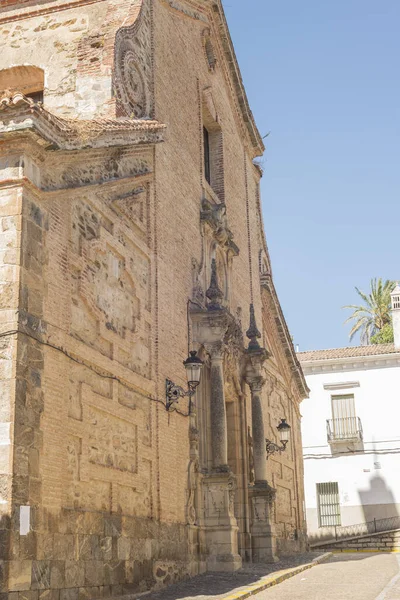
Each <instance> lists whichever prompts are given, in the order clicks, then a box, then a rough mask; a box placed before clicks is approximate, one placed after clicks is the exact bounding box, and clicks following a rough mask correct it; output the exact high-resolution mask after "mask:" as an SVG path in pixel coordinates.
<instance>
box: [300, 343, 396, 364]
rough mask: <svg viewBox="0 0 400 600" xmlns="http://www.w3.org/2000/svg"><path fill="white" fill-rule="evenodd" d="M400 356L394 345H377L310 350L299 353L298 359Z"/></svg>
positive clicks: (302, 361) (304, 360) (301, 360)
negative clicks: (397, 354)
mask: <svg viewBox="0 0 400 600" xmlns="http://www.w3.org/2000/svg"><path fill="white" fill-rule="evenodd" d="M396 353H399V354H400V349H396V348H395V347H394V344H376V345H373V346H353V347H347V348H331V349H329V350H309V351H308V352H298V353H297V357H298V359H299V361H300V362H301V363H305V362H310V361H314V360H329V359H335V358H352V357H358V356H379V355H381V354H396Z"/></svg>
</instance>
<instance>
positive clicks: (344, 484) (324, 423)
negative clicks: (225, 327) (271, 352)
mask: <svg viewBox="0 0 400 600" xmlns="http://www.w3.org/2000/svg"><path fill="white" fill-rule="evenodd" d="M392 314H393V324H394V330H395V343H394V344H385V345H375V346H359V347H353V348H336V349H332V350H317V351H312V352H300V353H298V358H299V360H300V362H301V365H302V368H303V371H304V374H305V376H306V381H307V384H308V387H309V388H310V397H309V399H308V400H304V401H303V403H302V414H303V422H302V435H303V453H304V470H305V497H306V509H307V526H308V534H309V539H310V541H311V543H312V542H313V541H314V542H315V541H317V540H319V539H321V540H322V539H325V538H328V537H331V536H332V533H333V531H334V528H335V526H336V527H339V526H347V525H355V524H358V523H363V522H366V521H368V522H369V521H373V520H374V519H377V520H379V519H384V518H388V517H397V516H399V515H400V286H399V285H397V287H396V289H395V290H394V292H393V293H392ZM378 526H379V523H378Z"/></svg>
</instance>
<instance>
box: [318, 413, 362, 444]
mask: <svg viewBox="0 0 400 600" xmlns="http://www.w3.org/2000/svg"><path fill="white" fill-rule="evenodd" d="M326 430H327V434H328V443H329V444H337V443H340V442H346V443H349V442H355V443H357V442H362V441H363V430H362V425H361V421H360V419H359V417H344V418H342V419H328V420H327V422H326Z"/></svg>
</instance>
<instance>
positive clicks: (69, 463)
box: [63, 366, 154, 517]
mask: <svg viewBox="0 0 400 600" xmlns="http://www.w3.org/2000/svg"><path fill="white" fill-rule="evenodd" d="M88 373H89V378H90V377H91V374H90V371H89V370H88V369H85V368H84V367H79V366H77V368H75V369H74V374H73V376H74V377H75V380H74V379H73V378H71V381H70V396H72V395H73V394H74V391H76V390H80V392H81V408H80V414H81V419H82V420H81V422H80V421H78V420H76V419H75V418H71V416H70V418H69V419H68V425H67V431H68V435H67V436H66V438H65V446H64V447H65V466H66V468H65V478H64V482H65V488H64V500H63V502H64V506H66V507H75V508H85V509H90V510H99V511H104V510H106V511H111V512H118V513H122V514H126V515H132V516H139V517H151V516H152V514H153V512H152V511H153V481H152V464H153V460H154V456H153V453H154V451H153V448H152V430H153V423H152V418H153V414H152V403H151V400H150V399H148V398H146V397H145V396H143V395H141V394H140V393H139V392H135V391H134V390H132V389H130V388H128V387H126V386H124V385H121V384H118V383H116V382H107V383H108V384H111V395H104V392H106V393H107V392H108V391H110V389H108V390H107V388H106V387H104V386H103V387H102V391H103V394H99V393H98V392H96V391H95V390H94V388H92V387H91V386H90V385H88V384H87V383H85V382H82V381H79V380H78V378H79V377H82V376H83V375H86V380H87V379H88ZM92 379H93V382H94V383H95V384H96V383H97V385H95V387H96V389H97V390H99V389H100V387H101V386H99V385H98V381H96V376H95V377H94V378H92Z"/></svg>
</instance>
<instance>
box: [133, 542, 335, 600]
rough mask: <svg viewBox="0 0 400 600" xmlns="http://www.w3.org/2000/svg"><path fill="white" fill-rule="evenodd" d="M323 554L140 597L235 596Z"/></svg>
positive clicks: (196, 580) (189, 598) (196, 579)
mask: <svg viewBox="0 0 400 600" xmlns="http://www.w3.org/2000/svg"><path fill="white" fill-rule="evenodd" d="M322 554H323V552H310V553H308V554H302V555H298V556H291V557H284V558H281V560H280V561H279V562H278V563H275V564H272V565H245V566H244V568H243V569H241V570H240V571H236V573H205V574H204V575H198V576H197V577H193V578H192V579H189V580H187V581H183V582H181V583H177V584H175V585H171V586H170V587H167V588H164V589H162V590H160V591H158V592H149V593H148V594H145V595H143V596H141V600H192V599H193V600H208V599H213V600H216V599H217V598H223V597H224V596H226V595H228V594H229V592H232V593H233V592H234V591H235V590H237V588H241V587H247V586H250V585H252V584H255V583H257V582H258V581H260V580H261V579H262V578H263V577H267V576H268V575H273V574H276V573H278V572H279V571H283V570H285V569H291V568H296V567H299V566H301V565H306V564H308V563H310V562H312V561H313V560H314V559H315V558H317V557H318V556H321V555H322Z"/></svg>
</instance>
